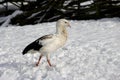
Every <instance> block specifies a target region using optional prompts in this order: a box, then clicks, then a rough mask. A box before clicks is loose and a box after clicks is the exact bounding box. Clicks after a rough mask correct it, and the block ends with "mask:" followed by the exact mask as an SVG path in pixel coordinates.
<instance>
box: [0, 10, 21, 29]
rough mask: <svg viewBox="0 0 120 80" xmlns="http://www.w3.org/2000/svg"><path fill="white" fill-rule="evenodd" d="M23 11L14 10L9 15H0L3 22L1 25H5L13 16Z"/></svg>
mask: <svg viewBox="0 0 120 80" xmlns="http://www.w3.org/2000/svg"><path fill="white" fill-rule="evenodd" d="M21 13H23V12H22V11H19V10H16V11H15V12H13V13H12V14H11V15H8V16H7V17H1V18H0V22H4V23H3V24H2V25H1V27H7V26H8V25H9V23H10V21H11V19H12V18H14V17H15V16H17V15H19V14H21Z"/></svg>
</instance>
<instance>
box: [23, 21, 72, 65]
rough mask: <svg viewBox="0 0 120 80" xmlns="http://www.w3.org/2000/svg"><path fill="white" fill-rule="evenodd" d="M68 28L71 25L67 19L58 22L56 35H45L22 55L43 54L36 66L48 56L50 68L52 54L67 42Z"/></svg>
mask: <svg viewBox="0 0 120 80" xmlns="http://www.w3.org/2000/svg"><path fill="white" fill-rule="evenodd" d="M66 27H70V24H69V22H68V21H67V20H66V19H60V20H58V21H57V23H56V33H55V34H50V35H45V36H42V37H40V38H39V39H37V40H35V41H34V42H32V43H31V44H29V45H28V46H27V47H26V48H25V49H24V50H23V52H22V54H23V55H24V54H26V53H28V52H34V51H38V52H39V53H41V54H40V57H39V60H38V62H37V63H36V66H38V65H39V63H40V60H41V58H42V56H46V58H47V62H48V64H49V66H51V63H50V53H52V52H54V51H55V50H57V49H58V48H60V47H62V46H63V45H64V44H65V42H66V40H67V30H66Z"/></svg>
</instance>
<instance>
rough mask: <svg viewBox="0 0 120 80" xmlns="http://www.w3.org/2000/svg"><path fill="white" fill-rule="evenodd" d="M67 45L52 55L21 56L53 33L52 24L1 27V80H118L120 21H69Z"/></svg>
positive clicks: (119, 73)
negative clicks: (31, 46) (32, 45)
mask: <svg viewBox="0 0 120 80" xmlns="http://www.w3.org/2000/svg"><path fill="white" fill-rule="evenodd" d="M70 23H71V26H72V28H71V29H68V31H69V38H68V41H67V43H66V45H65V46H64V47H63V48H61V49H59V50H57V51H56V52H55V53H53V54H52V55H51V63H52V64H53V65H54V66H53V67H49V66H48V64H47V61H46V58H45V57H44V58H43V59H42V60H41V63H40V65H39V67H35V66H34V65H35V62H37V60H38V57H39V53H36V54H27V55H24V56H23V55H22V53H21V52H22V50H23V49H24V47H25V46H26V45H28V44H29V43H31V42H32V41H34V40H36V39H37V38H39V37H40V36H43V35H45V34H50V33H54V32H55V24H56V23H55V22H52V23H42V24H36V25H27V26H24V27H20V26H17V27H16V26H9V27H0V40H1V41H0V80H8V79H9V80H120V19H119V18H112V19H101V20H97V21H95V20H87V21H70Z"/></svg>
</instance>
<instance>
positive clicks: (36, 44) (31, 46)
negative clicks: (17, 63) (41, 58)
mask: <svg viewBox="0 0 120 80" xmlns="http://www.w3.org/2000/svg"><path fill="white" fill-rule="evenodd" d="M41 47H42V45H41V44H39V41H38V40H37V41H34V42H33V43H31V44H29V45H28V46H27V47H26V48H25V49H24V50H23V52H22V54H23V55H24V54H27V52H28V51H30V50H35V51H39V50H40V48H41Z"/></svg>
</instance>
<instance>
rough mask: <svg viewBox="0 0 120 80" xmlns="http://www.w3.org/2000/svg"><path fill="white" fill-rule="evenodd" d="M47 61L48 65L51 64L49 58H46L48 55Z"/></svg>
mask: <svg viewBox="0 0 120 80" xmlns="http://www.w3.org/2000/svg"><path fill="white" fill-rule="evenodd" d="M47 62H48V64H49V66H52V65H51V63H50V59H49V58H48V56H47Z"/></svg>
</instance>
